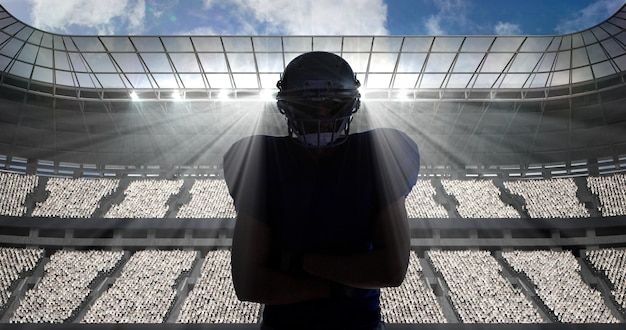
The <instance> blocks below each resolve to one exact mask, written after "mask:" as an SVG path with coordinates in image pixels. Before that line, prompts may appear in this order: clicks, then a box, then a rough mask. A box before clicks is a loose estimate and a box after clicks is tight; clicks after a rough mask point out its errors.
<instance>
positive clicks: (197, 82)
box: [179, 74, 205, 88]
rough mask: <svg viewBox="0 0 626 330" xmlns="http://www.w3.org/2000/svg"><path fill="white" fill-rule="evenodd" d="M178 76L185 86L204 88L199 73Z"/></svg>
mask: <svg viewBox="0 0 626 330" xmlns="http://www.w3.org/2000/svg"><path fill="white" fill-rule="evenodd" d="M179 77H180V80H182V82H183V87H185V88H205V86H204V80H203V79H202V75H200V74H181V75H179Z"/></svg>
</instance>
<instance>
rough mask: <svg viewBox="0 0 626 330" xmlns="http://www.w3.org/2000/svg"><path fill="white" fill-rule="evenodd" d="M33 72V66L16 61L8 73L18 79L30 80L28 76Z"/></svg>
mask: <svg viewBox="0 0 626 330" xmlns="http://www.w3.org/2000/svg"><path fill="white" fill-rule="evenodd" d="M32 71H33V65H32V64H27V63H24V62H20V61H16V62H14V63H13V65H11V66H10V67H9V73H11V74H13V75H16V76H18V77H23V78H30V74H31V72H32Z"/></svg>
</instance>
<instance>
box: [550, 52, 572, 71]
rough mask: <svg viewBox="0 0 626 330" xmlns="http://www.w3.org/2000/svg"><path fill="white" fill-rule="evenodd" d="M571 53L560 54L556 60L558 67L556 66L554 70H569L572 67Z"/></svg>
mask: <svg viewBox="0 0 626 330" xmlns="http://www.w3.org/2000/svg"><path fill="white" fill-rule="evenodd" d="M571 56H572V52H571V51H569V50H568V51H564V52H559V53H558V54H557V58H556V65H555V66H554V70H557V71H558V70H565V69H569V68H570V65H571Z"/></svg>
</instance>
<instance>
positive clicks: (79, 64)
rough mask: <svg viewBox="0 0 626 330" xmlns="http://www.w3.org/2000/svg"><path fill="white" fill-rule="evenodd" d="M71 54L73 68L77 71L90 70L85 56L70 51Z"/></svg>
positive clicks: (71, 66)
mask: <svg viewBox="0 0 626 330" xmlns="http://www.w3.org/2000/svg"><path fill="white" fill-rule="evenodd" d="M69 55H70V68H72V69H73V70H74V71H76V72H89V71H91V70H89V69H88V68H87V67H86V66H85V61H84V60H83V57H82V56H80V54H79V53H69Z"/></svg>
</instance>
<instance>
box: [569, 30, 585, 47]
mask: <svg viewBox="0 0 626 330" xmlns="http://www.w3.org/2000/svg"><path fill="white" fill-rule="evenodd" d="M584 45H585V42H584V40H583V35H582V34H580V33H576V34H573V35H572V48H579V47H582V46H584Z"/></svg>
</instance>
